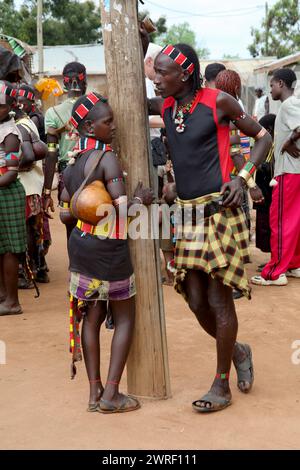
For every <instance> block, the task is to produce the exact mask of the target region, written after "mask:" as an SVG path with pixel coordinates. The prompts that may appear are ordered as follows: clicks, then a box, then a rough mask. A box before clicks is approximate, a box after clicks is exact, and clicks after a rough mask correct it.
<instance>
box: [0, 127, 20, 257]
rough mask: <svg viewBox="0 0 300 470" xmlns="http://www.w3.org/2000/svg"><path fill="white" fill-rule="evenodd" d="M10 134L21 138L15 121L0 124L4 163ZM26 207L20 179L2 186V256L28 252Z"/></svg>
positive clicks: (0, 187)
mask: <svg viewBox="0 0 300 470" xmlns="http://www.w3.org/2000/svg"><path fill="white" fill-rule="evenodd" d="M9 134H15V135H17V136H18V137H20V134H19V131H18V129H17V127H16V125H15V122H14V120H13V119H11V120H10V121H6V122H5V123H0V160H1V161H2V162H3V159H4V158H5V151H4V145H3V143H4V140H5V138H6V137H7V136H8V135H9ZM0 178H1V176H0ZM25 205H26V195H25V190H24V187H23V185H22V184H21V182H20V181H19V180H18V179H17V180H16V181H14V182H13V183H11V184H10V185H8V186H0V255H3V254H5V253H24V252H25V251H26V246H27V238H26V221H25V220H26V219H25Z"/></svg>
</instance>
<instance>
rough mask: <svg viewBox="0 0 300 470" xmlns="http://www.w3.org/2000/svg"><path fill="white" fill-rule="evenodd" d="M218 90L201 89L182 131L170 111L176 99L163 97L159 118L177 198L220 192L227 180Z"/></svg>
mask: <svg viewBox="0 0 300 470" xmlns="http://www.w3.org/2000/svg"><path fill="white" fill-rule="evenodd" d="M219 93H220V90H213V89H209V88H202V89H201V90H199V91H198V93H197V95H196V98H195V100H194V103H193V106H192V108H191V109H190V111H189V113H188V115H187V116H186V117H185V121H184V123H185V125H186V127H185V130H184V132H182V133H179V132H177V131H176V127H177V125H176V124H175V122H174V119H173V114H174V108H175V104H176V101H175V99H174V98H173V97H169V98H167V99H165V101H164V104H163V109H162V117H163V120H164V122H165V126H166V134H167V139H168V146H169V149H170V155H171V159H172V162H173V166H174V172H175V179H176V187H177V193H178V196H179V197H180V199H194V198H197V197H201V196H204V195H206V194H211V193H214V192H218V191H220V189H221V187H222V185H223V184H224V183H225V182H228V181H230V172H231V171H232V168H233V163H232V161H231V158H230V152H229V150H230V141H229V125H228V126H227V125H225V126H224V125H220V124H219V122H218V116H217V97H218V94H219Z"/></svg>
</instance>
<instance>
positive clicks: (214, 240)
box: [149, 44, 271, 412]
mask: <svg viewBox="0 0 300 470" xmlns="http://www.w3.org/2000/svg"><path fill="white" fill-rule="evenodd" d="M154 67H155V72H156V75H155V79H154V83H155V85H156V87H157V89H158V90H159V92H160V94H161V96H162V98H154V99H152V100H149V112H150V114H161V115H162V117H163V119H164V122H165V127H166V134H167V139H168V144H169V149H170V155H171V159H172V162H173V167H174V173H175V179H176V186H177V194H178V198H177V203H178V207H179V211H178V212H179V215H180V217H181V218H182V215H184V223H182V222H181V223H178V214H177V221H176V222H177V223H176V235H177V240H176V250H175V268H176V269H177V276H176V284H175V288H176V289H177V291H178V292H180V293H181V294H182V295H183V296H184V298H185V300H186V301H187V302H188V304H189V307H190V309H191V310H192V311H193V312H194V314H195V315H196V318H197V320H198V322H199V323H200V325H201V326H202V327H203V328H204V330H205V331H206V332H207V333H208V334H210V335H211V336H212V337H213V338H215V339H216V345H217V370H216V376H215V378H214V381H213V384H212V387H211V389H210V391H209V392H208V393H207V394H206V395H204V396H203V397H202V398H200V399H199V400H197V401H195V402H194V403H193V408H194V409H195V410H196V411H199V412H211V411H219V410H222V409H223V408H226V407H227V406H229V405H230V404H231V391H230V387H229V373H230V368H231V361H232V360H233V362H234V365H235V368H236V370H237V375H238V387H239V389H240V391H241V392H243V393H248V392H249V391H250V389H251V387H252V384H253V380H254V376H253V364H252V353H251V349H250V347H249V346H248V345H244V344H240V343H237V342H236V337H237V329H238V322H237V317H236V312H235V307H234V303H233V299H232V289H233V288H236V289H239V290H240V291H242V292H243V294H244V295H245V296H246V297H248V298H250V288H249V284H248V279H247V276H246V273H245V268H244V264H245V263H246V262H249V251H248V236H249V233H248V229H247V226H246V222H245V216H244V213H243V211H242V209H241V207H240V206H241V202H242V196H243V186H245V185H247V184H248V183H249V181H251V177H252V175H253V173H254V171H255V168H256V167H257V166H258V165H259V164H260V163H261V162H262V161H263V159H264V157H265V155H266V154H267V152H268V150H269V148H270V146H271V138H270V136H269V135H268V133H267V132H266V131H265V130H264V129H263V128H262V127H261V126H260V125H259V124H258V123H257V122H255V121H254V120H253V119H251V118H250V117H249V116H248V115H246V114H245V113H244V111H243V110H242V108H241V106H240V105H239V103H238V102H237V100H235V99H234V98H232V96H230V95H227V94H226V93H224V92H221V91H220V90H216V89H215V90H214V89H209V88H202V79H201V77H200V64H199V60H198V57H197V54H196V52H195V51H194V50H193V49H192V48H191V47H190V46H188V45H186V44H177V45H176V46H172V45H169V46H166V47H165V48H164V49H163V50H162V52H161V54H159V55H158V57H157V58H156V60H155V66H154ZM230 121H232V122H234V123H235V125H236V126H237V128H238V129H240V130H242V131H243V132H244V133H246V134H247V135H249V136H251V137H253V138H254V139H255V141H256V143H255V145H254V148H253V151H252V154H251V158H250V161H249V162H247V163H246V164H245V166H244V168H243V169H242V170H241V171H240V172H239V174H238V176H237V177H236V178H235V179H234V180H233V181H230V169H231V166H232V164H231V161H230V152H229V123H230ZM186 216H187V218H186ZM196 366H197V369H200V367H201V364H199V362H197V363H196Z"/></svg>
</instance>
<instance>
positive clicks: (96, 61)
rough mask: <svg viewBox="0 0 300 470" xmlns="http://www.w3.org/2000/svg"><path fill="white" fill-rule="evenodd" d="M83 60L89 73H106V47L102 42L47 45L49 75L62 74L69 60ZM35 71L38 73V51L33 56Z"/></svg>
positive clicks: (45, 70) (47, 72)
mask: <svg viewBox="0 0 300 470" xmlns="http://www.w3.org/2000/svg"><path fill="white" fill-rule="evenodd" d="M73 61H77V62H81V63H82V64H84V65H85V67H86V69H87V73H88V74H89V75H101V74H105V60H104V47H103V45H102V44H86V45H81V46H45V47H44V72H45V74H47V75H50V76H51V75H61V73H62V70H63V68H64V66H65V65H66V64H67V63H69V62H73ZM32 71H33V73H38V53H37V51H36V52H35V54H34V56H33V67H32Z"/></svg>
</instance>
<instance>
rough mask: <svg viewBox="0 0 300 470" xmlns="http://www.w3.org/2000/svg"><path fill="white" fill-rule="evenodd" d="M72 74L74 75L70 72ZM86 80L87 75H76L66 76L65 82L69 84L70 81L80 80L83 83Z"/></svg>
mask: <svg viewBox="0 0 300 470" xmlns="http://www.w3.org/2000/svg"><path fill="white" fill-rule="evenodd" d="M70 74H71V75H72V73H71V72H70ZM85 78H86V74H85V73H83V72H82V73H79V74H78V75H76V74H74V76H73V77H69V76H68V75H64V82H66V83H69V82H70V81H72V80H77V79H78V80H79V81H80V82H82V81H83V80H85Z"/></svg>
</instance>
